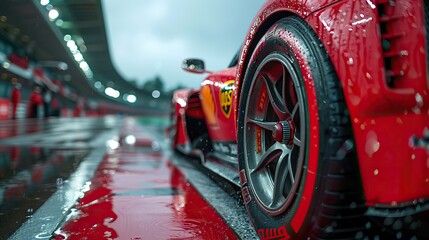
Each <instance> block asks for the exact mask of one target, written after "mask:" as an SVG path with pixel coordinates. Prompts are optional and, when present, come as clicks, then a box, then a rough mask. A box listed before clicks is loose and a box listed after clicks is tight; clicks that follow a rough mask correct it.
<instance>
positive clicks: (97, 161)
mask: <svg viewBox="0 0 429 240" xmlns="http://www.w3.org/2000/svg"><path fill="white" fill-rule="evenodd" d="M164 127H165V126H162V125H159V124H154V125H148V124H142V123H141V122H139V121H138V120H136V119H132V118H123V117H104V118H63V119H49V120H26V119H23V120H17V121H4V122H0V239H6V238H11V239H36V238H37V239H49V238H51V237H53V238H55V239H63V238H64V237H67V238H69V239H82V238H85V237H87V238H88V239H94V238H96V237H103V238H106V239H107V238H120V239H175V238H176V239H186V238H188V239H194V238H198V239H237V238H242V239H255V238H257V236H256V234H255V231H254V230H253V228H252V227H251V225H250V224H249V221H248V219H247V215H246V213H245V209H244V207H243V205H242V204H241V199H240V198H239V197H238V196H237V194H236V191H237V189H235V188H234V187H233V186H231V185H229V184H228V183H227V182H224V181H222V180H221V179H219V178H217V177H216V176H211V174H208V173H207V172H205V171H204V170H202V169H200V167H199V165H198V164H197V163H196V162H195V160H193V159H189V158H186V157H184V156H180V155H176V154H172V153H171V151H169V150H168V139H165V132H164ZM215 182H216V183H215Z"/></svg>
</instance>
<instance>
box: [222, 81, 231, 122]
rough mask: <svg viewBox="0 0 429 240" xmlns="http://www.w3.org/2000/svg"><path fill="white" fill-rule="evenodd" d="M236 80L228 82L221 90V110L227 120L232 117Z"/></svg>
mask: <svg viewBox="0 0 429 240" xmlns="http://www.w3.org/2000/svg"><path fill="white" fill-rule="evenodd" d="M234 82H235V81H234V80H228V81H226V82H225V83H224V84H223V85H222V88H221V89H220V93H219V98H220V99H219V100H220V109H221V110H222V113H223V115H225V117H226V118H229V116H230V115H231V106H232V92H233V91H234Z"/></svg>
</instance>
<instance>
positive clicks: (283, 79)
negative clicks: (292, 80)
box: [282, 65, 287, 99]
mask: <svg viewBox="0 0 429 240" xmlns="http://www.w3.org/2000/svg"><path fill="white" fill-rule="evenodd" d="M282 71H283V74H282V98H283V99H286V84H287V82H286V68H285V66H283V65H282Z"/></svg>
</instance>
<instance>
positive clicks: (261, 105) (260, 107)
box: [258, 84, 268, 111]
mask: <svg viewBox="0 0 429 240" xmlns="http://www.w3.org/2000/svg"><path fill="white" fill-rule="evenodd" d="M267 97H268V95H267V89H266V87H265V84H262V87H261V95H260V97H259V103H258V110H259V111H263V110H264V107H265V102H266V101H267Z"/></svg>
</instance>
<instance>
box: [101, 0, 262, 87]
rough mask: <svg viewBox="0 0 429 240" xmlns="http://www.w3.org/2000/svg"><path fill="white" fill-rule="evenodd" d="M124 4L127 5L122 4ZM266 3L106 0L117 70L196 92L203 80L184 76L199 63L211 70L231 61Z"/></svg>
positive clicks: (243, 0)
mask: <svg viewBox="0 0 429 240" xmlns="http://www.w3.org/2000/svg"><path fill="white" fill-rule="evenodd" d="M125 2H126V4H124V3H125ZM264 2H265V1H264V0H205V1H198V0H127V1H118V0H103V1H102V5H103V11H104V15H105V18H106V28H107V38H108V41H109V47H110V53H111V57H112V59H113V63H114V64H115V66H116V70H117V71H118V72H119V74H121V75H122V76H123V77H124V78H125V79H135V80H137V81H139V82H143V81H145V80H147V79H150V78H153V77H154V76H156V75H158V74H159V75H160V76H161V77H162V79H163V80H164V82H165V87H166V88H167V89H172V88H174V87H175V86H177V85H178V84H179V83H180V84H182V85H184V86H186V87H198V86H199V85H200V83H201V81H202V80H203V78H204V77H205V76H204V75H197V74H191V73H187V72H185V71H183V70H182V69H181V68H180V64H181V62H182V60H183V59H185V58H189V57H194V58H201V59H203V60H204V61H205V63H206V68H207V69H208V70H213V71H216V70H221V69H223V68H225V67H226V66H227V65H228V64H229V62H230V61H231V59H232V57H233V56H234V54H235V53H236V52H237V51H238V49H239V47H240V45H241V43H242V41H243V40H244V37H245V34H246V32H247V29H248V28H249V26H250V24H251V22H252V20H253V17H254V16H255V15H256V13H257V11H258V9H259V8H260V7H261V6H262V5H263V3H264Z"/></svg>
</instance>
